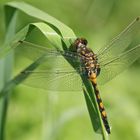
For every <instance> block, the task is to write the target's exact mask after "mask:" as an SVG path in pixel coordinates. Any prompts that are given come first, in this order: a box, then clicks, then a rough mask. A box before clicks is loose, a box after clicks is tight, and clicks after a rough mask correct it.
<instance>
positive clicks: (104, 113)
mask: <svg viewBox="0 0 140 140" xmlns="http://www.w3.org/2000/svg"><path fill="white" fill-rule="evenodd" d="M89 80H90V81H91V83H92V85H93V88H94V92H95V95H96V100H97V103H98V107H99V110H100V113H101V117H102V120H103V124H104V126H105V129H106V131H107V132H108V134H110V126H109V123H108V119H107V114H106V111H105V107H104V105H103V102H102V99H101V96H100V92H99V89H98V86H97V82H96V74H95V73H92V74H91V76H90V77H89Z"/></svg>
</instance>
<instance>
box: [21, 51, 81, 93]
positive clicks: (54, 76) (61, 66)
mask: <svg viewBox="0 0 140 140" xmlns="http://www.w3.org/2000/svg"><path fill="white" fill-rule="evenodd" d="M27 50H28V49H27ZM35 52H36V51H35ZM30 55H32V54H30ZM35 56H36V55H35ZM37 56H39V55H38V54H37ZM41 56H42V53H41ZM33 57H34V56H33ZM37 60H40V58H39V59H37ZM37 60H36V61H37ZM38 63H39V64H38ZM38 63H37V67H35V69H34V70H33V71H32V70H31V71H29V70H27V69H26V70H25V71H23V72H22V75H23V77H26V75H29V76H28V78H26V79H25V80H24V81H23V84H26V85H29V86H32V87H36V88H42V89H46V90H51V91H79V90H81V89H82V88H81V85H82V82H81V78H80V76H79V72H80V68H81V62H80V61H79V60H78V59H77V58H75V57H66V58H65V56H63V55H54V53H53V55H49V56H48V55H46V54H45V55H44V56H43V59H42V57H41V61H38Z"/></svg>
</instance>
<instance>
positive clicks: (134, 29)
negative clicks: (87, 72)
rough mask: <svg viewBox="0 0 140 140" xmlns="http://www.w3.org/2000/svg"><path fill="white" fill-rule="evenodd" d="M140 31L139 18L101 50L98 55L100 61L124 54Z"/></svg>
mask: <svg viewBox="0 0 140 140" xmlns="http://www.w3.org/2000/svg"><path fill="white" fill-rule="evenodd" d="M138 31H140V18H139V17H138V18H136V19H135V20H134V21H133V22H132V23H130V24H129V25H128V26H127V27H126V29H125V30H123V31H122V32H121V33H120V34H119V35H118V36H117V37H115V38H114V39H113V40H112V41H110V43H109V44H108V45H107V46H106V47H103V48H101V49H100V50H99V52H98V53H97V57H98V59H99V61H100V62H102V61H107V60H108V59H112V58H114V57H115V56H117V55H118V54H121V53H122V52H124V51H125V50H126V49H127V47H128V46H129V45H130V43H131V42H132V40H133V38H134V36H135V35H136V34H137V33H138Z"/></svg>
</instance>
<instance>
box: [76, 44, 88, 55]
mask: <svg viewBox="0 0 140 140" xmlns="http://www.w3.org/2000/svg"><path fill="white" fill-rule="evenodd" d="M85 48H86V46H85V45H84V44H82V43H79V44H78V48H77V52H79V53H80V52H81V50H85Z"/></svg>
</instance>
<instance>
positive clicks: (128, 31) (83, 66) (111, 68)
mask: <svg viewBox="0 0 140 140" xmlns="http://www.w3.org/2000/svg"><path fill="white" fill-rule="evenodd" d="M139 20H140V18H139V17H138V18H136V19H135V20H134V21H132V22H131V23H130V24H129V25H128V26H127V27H126V28H125V29H124V30H123V31H122V32H121V33H120V34H119V35H118V36H116V37H115V38H114V39H112V40H111V41H110V42H109V43H108V45H105V46H104V47H102V48H101V49H99V51H98V52H97V53H94V52H93V51H92V49H91V48H89V47H88V42H87V40H86V39H85V38H77V39H75V41H74V42H73V43H72V44H71V45H70V47H69V48H68V49H66V50H59V49H55V48H54V49H52V48H47V47H45V46H40V45H37V44H34V43H31V42H29V41H26V40H22V41H21V40H20V41H19V47H17V48H18V50H19V51H20V52H22V54H23V55H25V56H26V57H27V58H29V59H31V60H38V59H39V58H40V57H42V56H43V61H41V63H40V64H39V66H38V67H37V68H36V69H34V70H27V69H25V70H24V71H22V74H23V75H28V74H30V75H29V77H28V78H26V79H25V80H24V81H23V83H24V84H26V85H29V86H32V87H36V88H43V89H46V90H50V91H81V90H82V85H83V81H82V78H81V77H85V78H86V79H88V80H89V81H90V82H91V84H92V86H93V89H94V93H95V95H96V101H97V103H98V107H99V110H100V114H101V118H102V121H103V124H104V127H105V129H106V131H107V133H108V134H110V133H111V130H110V125H109V122H108V118H107V113H106V111H105V107H104V105H103V102H102V99H101V96H100V92H99V89H98V84H99V85H102V84H105V83H107V82H108V81H110V80H112V79H113V78H114V77H116V76H117V75H119V74H120V73H121V72H123V71H124V70H125V69H127V68H128V67H129V66H130V65H132V64H133V62H135V61H136V60H137V59H138V58H139V56H140V44H138V45H136V46H135V47H132V45H131V42H132V40H133V37H134V35H135V34H136V33H137V31H138V30H139V29H140V23H139Z"/></svg>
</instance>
